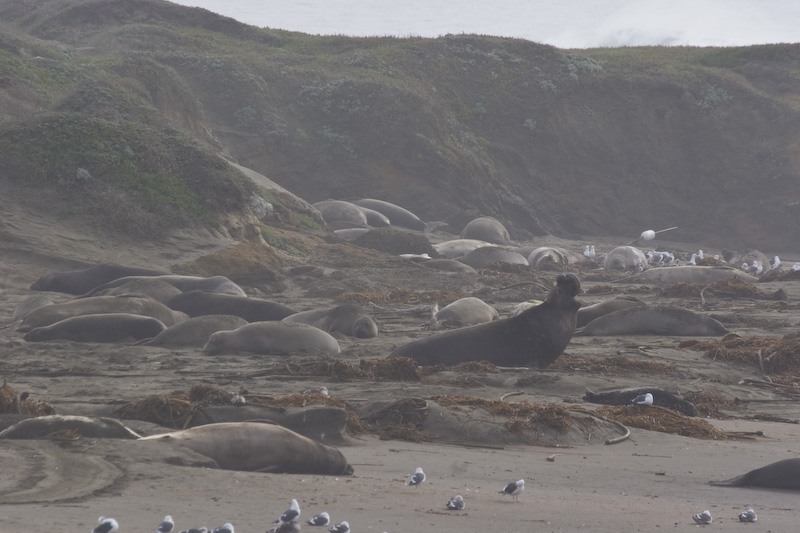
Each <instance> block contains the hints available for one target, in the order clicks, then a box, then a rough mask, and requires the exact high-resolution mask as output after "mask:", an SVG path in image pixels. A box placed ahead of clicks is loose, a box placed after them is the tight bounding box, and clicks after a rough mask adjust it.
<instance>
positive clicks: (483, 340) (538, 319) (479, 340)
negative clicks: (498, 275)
mask: <svg viewBox="0 0 800 533" xmlns="http://www.w3.org/2000/svg"><path fill="white" fill-rule="evenodd" d="M580 288H581V284H580V281H579V280H578V278H577V276H575V275H574V274H562V275H560V276H558V278H557V280H556V286H555V287H553V289H552V290H551V291H550V294H548V295H547V299H546V300H545V301H544V303H542V304H541V305H537V306H536V307H532V308H530V309H528V310H526V311H523V312H522V313H520V314H518V315H517V316H514V317H510V318H503V319H500V320H495V321H493V322H488V323H486V324H478V325H477V326H469V327H466V328H461V329H454V330H451V331H447V332H444V333H439V334H436V335H432V336H430V337H426V338H424V339H419V340H416V341H413V342H410V343H408V344H405V345H403V346H401V347H399V348H397V349H396V350H395V351H394V352H392V353H391V354H390V355H389V357H409V358H411V359H413V360H414V361H416V362H417V364H420V365H439V364H442V365H447V366H453V365H457V364H459V363H464V362H467V361H481V360H485V361H489V362H490V363H493V364H495V365H497V366H537V367H538V368H546V367H547V366H549V365H550V364H551V363H552V362H553V361H555V360H556V359H557V358H558V356H559V355H561V353H562V352H563V351H564V349H565V348H566V347H567V345H568V344H569V341H570V339H571V338H572V334H573V333H574V332H575V319H576V314H577V311H578V308H579V307H580V303H579V302H578V301H577V300H576V299H575V296H577V294H578V292H580Z"/></svg>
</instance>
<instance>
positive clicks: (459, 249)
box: [433, 239, 492, 259]
mask: <svg viewBox="0 0 800 533" xmlns="http://www.w3.org/2000/svg"><path fill="white" fill-rule="evenodd" d="M484 246H492V243H490V242H486V241H479V240H476V239H453V240H452V241H445V242H440V243H436V244H434V245H433V249H434V250H436V253H438V254H439V255H440V256H442V257H444V258H445V259H455V258H457V257H461V256H464V255H467V254H468V253H470V252H471V251H473V250H476V249H478V248H483V247H484Z"/></svg>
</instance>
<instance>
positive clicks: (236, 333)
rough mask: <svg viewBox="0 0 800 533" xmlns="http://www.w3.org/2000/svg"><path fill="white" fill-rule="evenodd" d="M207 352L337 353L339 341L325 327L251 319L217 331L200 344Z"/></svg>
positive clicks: (213, 353)
mask: <svg viewBox="0 0 800 533" xmlns="http://www.w3.org/2000/svg"><path fill="white" fill-rule="evenodd" d="M203 351H204V352H205V353H207V354H209V355H215V354H218V353H222V352H252V353H258V354H268V355H285V354H296V353H303V352H322V353H328V354H334V353H339V352H340V351H341V350H340V349H339V343H338V342H337V341H336V339H334V338H333V337H332V336H331V334H330V333H328V332H327V331H322V330H321V329H319V328H315V327H314V326H309V325H308V324H291V323H287V322H253V323H251V324H247V325H244V326H242V327H240V328H237V329H235V330H233V331H218V332H216V333H214V334H212V335H211V337H209V339H208V342H207V343H206V345H205V346H204V347H203Z"/></svg>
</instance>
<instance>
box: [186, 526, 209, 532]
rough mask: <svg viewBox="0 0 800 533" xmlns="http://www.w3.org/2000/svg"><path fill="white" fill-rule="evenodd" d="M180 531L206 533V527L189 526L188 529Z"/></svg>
mask: <svg viewBox="0 0 800 533" xmlns="http://www.w3.org/2000/svg"><path fill="white" fill-rule="evenodd" d="M181 533H208V529H206V528H204V527H191V528H189V529H184V530H183V531H181Z"/></svg>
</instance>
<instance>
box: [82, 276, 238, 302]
mask: <svg viewBox="0 0 800 533" xmlns="http://www.w3.org/2000/svg"><path fill="white" fill-rule="evenodd" d="M140 277H141V276H127V277H124V278H119V279H115V280H113V281H109V282H108V283H104V284H102V285H98V286H96V287H94V288H93V289H91V290H90V291H89V292H87V293H86V294H84V295H83V296H81V298H86V297H88V296H94V295H95V294H97V293H99V292H102V291H105V290H106V289H113V288H115V287H119V286H120V285H123V284H126V283H129V282H131V281H134V280H135V279H137V278H140ZM152 279H154V280H158V281H166V282H167V283H169V284H170V285H173V286H175V287H177V288H178V289H180V290H181V292H187V291H207V292H216V293H219V294H230V295H233V296H247V295H246V294H245V292H244V290H242V288H241V287H240V286H239V285H237V284H236V283H234V282H232V281H231V280H229V279H228V278H226V277H225V276H211V277H208V278H203V277H200V276H181V275H179V274H168V275H166V276H152Z"/></svg>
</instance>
